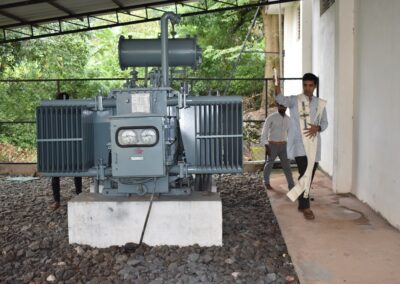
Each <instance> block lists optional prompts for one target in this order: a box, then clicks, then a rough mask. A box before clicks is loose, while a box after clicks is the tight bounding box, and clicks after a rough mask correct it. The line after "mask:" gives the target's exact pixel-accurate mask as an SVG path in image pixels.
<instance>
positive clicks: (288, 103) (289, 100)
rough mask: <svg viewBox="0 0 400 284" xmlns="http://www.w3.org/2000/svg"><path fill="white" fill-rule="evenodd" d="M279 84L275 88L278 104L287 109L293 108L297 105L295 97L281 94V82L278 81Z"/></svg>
mask: <svg viewBox="0 0 400 284" xmlns="http://www.w3.org/2000/svg"><path fill="white" fill-rule="evenodd" d="M277 82H278V84H277V85H276V86H275V99H276V102H277V103H278V104H280V105H283V106H285V107H288V108H291V107H293V106H294V103H295V96H290V97H285V96H284V95H282V94H281V85H280V80H279V79H278V81H277Z"/></svg>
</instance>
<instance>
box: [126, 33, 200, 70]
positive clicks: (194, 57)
mask: <svg viewBox="0 0 400 284" xmlns="http://www.w3.org/2000/svg"><path fill="white" fill-rule="evenodd" d="M118 54H119V65H120V66H121V69H122V70H124V69H126V68H127V67H146V66H149V67H153V66H161V39H126V38H125V37H124V36H121V37H120V38H119V43H118ZM199 63H201V48H200V47H198V46H197V45H196V39H194V38H185V39H169V40H168V64H169V66H191V67H192V68H195V67H196V66H197V65H198V64H199Z"/></svg>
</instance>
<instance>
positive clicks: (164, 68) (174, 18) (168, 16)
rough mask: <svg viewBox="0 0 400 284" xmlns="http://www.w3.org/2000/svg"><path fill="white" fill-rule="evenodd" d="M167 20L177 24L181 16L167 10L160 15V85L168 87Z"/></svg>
mask: <svg viewBox="0 0 400 284" xmlns="http://www.w3.org/2000/svg"><path fill="white" fill-rule="evenodd" d="M168 20H170V21H171V23H172V24H177V23H179V21H180V20H181V18H180V17H179V16H178V15H176V14H174V13H172V12H167V13H165V14H164V15H163V16H162V17H161V72H162V86H163V87H169V78H168V68H169V66H168Z"/></svg>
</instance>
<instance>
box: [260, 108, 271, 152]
mask: <svg viewBox="0 0 400 284" xmlns="http://www.w3.org/2000/svg"><path fill="white" fill-rule="evenodd" d="M270 125H271V115H269V116H268V117H267V118H266V119H265V122H264V125H263V128H262V131H261V139H260V140H261V141H260V142H261V144H265V145H268V134H269V129H270Z"/></svg>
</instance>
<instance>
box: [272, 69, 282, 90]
mask: <svg viewBox="0 0 400 284" xmlns="http://www.w3.org/2000/svg"><path fill="white" fill-rule="evenodd" d="M273 70H274V86H275V96H277V95H279V94H280V93H281V84H280V80H279V78H278V71H277V70H276V68H274V69H273Z"/></svg>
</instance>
